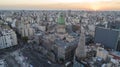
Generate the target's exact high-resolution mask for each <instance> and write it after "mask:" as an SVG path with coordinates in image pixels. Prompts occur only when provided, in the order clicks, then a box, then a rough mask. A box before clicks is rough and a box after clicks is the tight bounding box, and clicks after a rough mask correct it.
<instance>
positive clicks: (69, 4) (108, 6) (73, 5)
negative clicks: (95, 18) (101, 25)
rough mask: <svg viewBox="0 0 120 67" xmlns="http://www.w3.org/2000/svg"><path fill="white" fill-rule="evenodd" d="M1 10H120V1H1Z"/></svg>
mask: <svg viewBox="0 0 120 67" xmlns="http://www.w3.org/2000/svg"><path fill="white" fill-rule="evenodd" d="M0 9H85V10H120V0H0Z"/></svg>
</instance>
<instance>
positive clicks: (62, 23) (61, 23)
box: [58, 14, 65, 25]
mask: <svg viewBox="0 0 120 67" xmlns="http://www.w3.org/2000/svg"><path fill="white" fill-rule="evenodd" d="M58 24H60V25H65V18H64V16H63V15H62V14H61V15H60V16H59V18H58Z"/></svg>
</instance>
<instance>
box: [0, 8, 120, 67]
mask: <svg viewBox="0 0 120 67" xmlns="http://www.w3.org/2000/svg"><path fill="white" fill-rule="evenodd" d="M0 67H120V11H85V10H0Z"/></svg>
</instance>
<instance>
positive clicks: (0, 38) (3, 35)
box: [0, 29, 17, 49]
mask: <svg viewBox="0 0 120 67" xmlns="http://www.w3.org/2000/svg"><path fill="white" fill-rule="evenodd" d="M14 45H17V37H16V33H15V32H14V31H13V30H11V29H3V30H1V31H0V49H3V48H7V47H10V46H14Z"/></svg>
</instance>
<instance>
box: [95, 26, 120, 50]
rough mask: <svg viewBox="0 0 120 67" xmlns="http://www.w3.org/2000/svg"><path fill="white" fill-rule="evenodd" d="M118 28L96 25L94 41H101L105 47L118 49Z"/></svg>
mask: <svg viewBox="0 0 120 67" xmlns="http://www.w3.org/2000/svg"><path fill="white" fill-rule="evenodd" d="M119 33H120V30H116V29H109V28H102V27H96V29H95V43H101V44H102V45H104V47H105V48H108V49H113V50H120V40H119V36H120V34H119Z"/></svg>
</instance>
